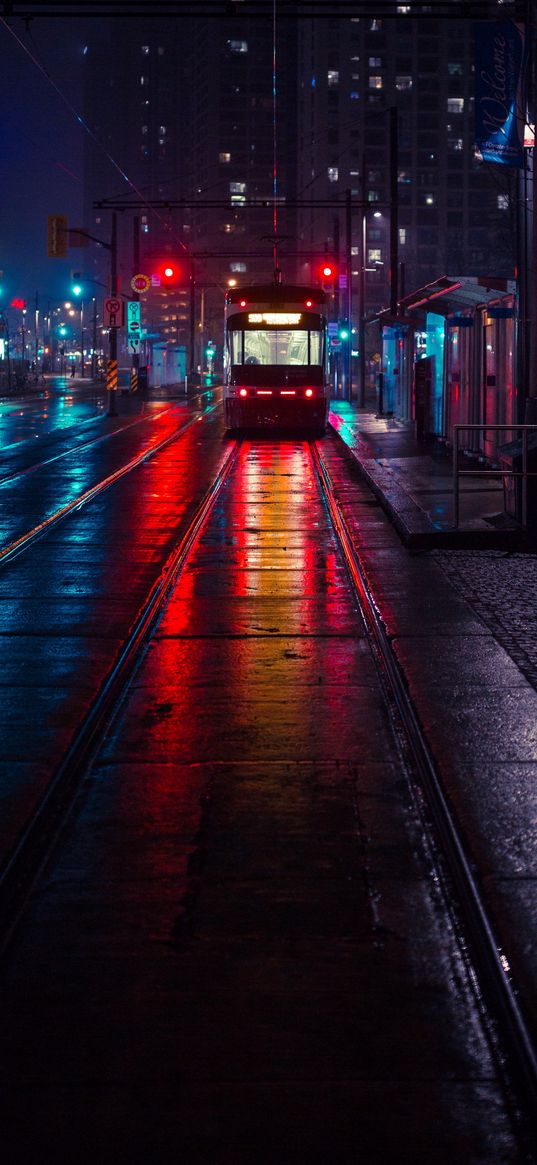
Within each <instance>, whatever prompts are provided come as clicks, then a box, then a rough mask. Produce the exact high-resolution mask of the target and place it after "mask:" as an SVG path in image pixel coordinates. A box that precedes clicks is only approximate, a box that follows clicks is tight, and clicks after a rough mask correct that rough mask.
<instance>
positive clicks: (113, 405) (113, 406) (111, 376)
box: [106, 210, 117, 417]
mask: <svg viewBox="0 0 537 1165" xmlns="http://www.w3.org/2000/svg"><path fill="white" fill-rule="evenodd" d="M110 295H111V296H112V297H113V298H115V296H117V213H116V211H115V210H113V211H112V234H111V238H110ZM109 338H110V349H109V357H108V368H107V370H106V389H107V393H108V416H109V417H117V328H112V327H111V328H110V331H109Z"/></svg>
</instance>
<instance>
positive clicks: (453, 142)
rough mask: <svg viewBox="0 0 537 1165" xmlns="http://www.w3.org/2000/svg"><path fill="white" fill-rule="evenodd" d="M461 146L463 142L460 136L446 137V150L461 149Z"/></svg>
mask: <svg viewBox="0 0 537 1165" xmlns="http://www.w3.org/2000/svg"><path fill="white" fill-rule="evenodd" d="M463 147H464V142H463V140H462V138H448V150H454V151H458V150H462V149H463Z"/></svg>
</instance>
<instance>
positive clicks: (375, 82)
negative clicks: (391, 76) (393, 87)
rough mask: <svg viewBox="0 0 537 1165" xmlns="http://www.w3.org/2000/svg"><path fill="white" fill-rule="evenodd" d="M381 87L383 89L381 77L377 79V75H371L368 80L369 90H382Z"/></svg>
mask: <svg viewBox="0 0 537 1165" xmlns="http://www.w3.org/2000/svg"><path fill="white" fill-rule="evenodd" d="M382 87H383V81H382V77H379V75H378V73H372V74H371V76H370V78H369V88H370V89H382Z"/></svg>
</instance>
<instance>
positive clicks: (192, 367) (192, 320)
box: [189, 258, 196, 384]
mask: <svg viewBox="0 0 537 1165" xmlns="http://www.w3.org/2000/svg"><path fill="white" fill-rule="evenodd" d="M189 287H190V320H189V323H190V383H191V384H194V378H195V373H196V359H195V346H196V345H195V334H196V320H195V315H196V276H195V269H194V260H193V259H192V258H191V260H190V275H189Z"/></svg>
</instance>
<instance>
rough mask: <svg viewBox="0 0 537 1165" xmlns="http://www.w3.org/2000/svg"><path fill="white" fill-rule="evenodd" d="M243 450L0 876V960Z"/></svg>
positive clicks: (226, 470) (145, 611)
mask: <svg viewBox="0 0 537 1165" xmlns="http://www.w3.org/2000/svg"><path fill="white" fill-rule="evenodd" d="M239 449H240V441H236V442H235V443H234V444H233V445H232V447H231V448H230V450H229V453H228V455H227V457H226V460H225V461H224V464H223V465H222V467H221V469H220V470H219V472H218V474H217V476H216V477H215V479H214V481H213V482H212V484H211V485H210V486H209V489H208V490H207V492H206V493H205V495H204V497H203V498H202V500H201V502H200V503H199V505H198V507H197V509H196V512H195V513H194V515H193V517H192V518H191V520H190V522H189V524H188V527H187V529H186V530H185V532H184V533H183V535H182V536H181V538H180V540H179V542H178V543H177V545H176V546H175V547H174V549H173V550H172V551H171V553H170V554H169V556H168V558H167V560H166V562H165V564H164V566H163V567H162V569H161V571H160V574H159V576H158V578H157V579H156V580H155V582H154V583H153V585H152V586H151V589H150V591H149V594H148V596H147V598H146V599H145V601H144V602H143V603H142V605H141V606H140V608H139V610H138V614H137V615H136V618H135V620H134V622H133V625H132V627H131V630H130V631H129V634H128V635H127V638H126V639H125V641H124V643H123V645H122V647H121V648H120V650H119V652H118V655H117V657H116V659H115V662H114V663H113V665H112V667H111V669H110V671H109V673H108V675H107V677H106V679H105V680H104V682H103V685H102V687H101V690H100V692H99V693H98V695H97V697H96V699H95V700H94V702H93V704H92V706H91V708H90V709H89V711H88V712H87V713H86V715H85V717H84V719H83V720H82V721H81V723H80V725H79V726H78V728H77V730H76V732H75V735H74V737H73V739H72V741H71V743H70V745H69V747H68V749H67V752H66V754H65V756H64V758H63V760H62V762H61V764H60V766H59V767H58V769H57V770H56V773H55V774H54V776H53V777H52V779H51V781H50V783H49V785H48V787H47V790H46V792H45V793H44V795H43V797H42V799H41V801H40V803H39V805H38V806H37V808H36V810H35V812H34V814H33V815H32V818H31V820H30V821H29V822H28V824H27V826H26V828H25V830H24V832H23V834H22V835H21V837H20V838H19V841H18V843H17V846H16V848H15V850H14V851H13V853H12V854H11V855H10V857H9V859H8V861H7V862H6V864H5V866H4V868H3V870H2V871H1V872H0V955H1V954H3V953H4V951H5V950H6V948H7V946H8V944H9V941H10V939H11V936H12V934H13V932H14V929H15V927H16V925H17V922H18V920H19V918H20V916H21V913H22V911H23V909H24V905H25V903H26V901H27V898H28V895H29V894H30V892H31V889H32V887H33V886H34V885H35V882H36V881H37V879H38V878H39V875H40V873H41V871H42V870H43V868H44V866H45V864H46V862H47V861H48V859H49V857H50V854H51V852H52V849H53V848H54V845H55V843H56V841H57V839H58V837H59V834H60V832H61V829H62V827H63V825H64V823H65V821H66V820H67V818H68V816H69V813H70V812H71V809H72V807H73V805H74V801H75V798H76V796H77V793H78V791H79V789H80V788H81V786H82V784H83V782H84V779H85V776H86V773H87V771H88V767H89V765H90V764H91V761H92V759H93V757H94V755H95V753H96V752H97V750H98V748H99V747H100V746H101V745H102V741H103V736H104V733H105V732H106V730H107V728H108V727H109V726H110V724H111V723H112V721H113V719H114V716H115V715H116V713H117V711H118V709H119V706H120V704H121V702H122V700H123V698H124V695H125V692H126V689H127V686H128V684H129V682H130V680H131V678H132V676H133V674H134V671H135V669H136V668H137V666H138V664H139V663H140V661H141V659H142V655H143V653H144V651H145V648H146V646H147V644H148V641H149V640H150V638H151V635H152V633H153V631H154V628H155V626H156V623H157V621H158V619H159V617H160V615H161V613H162V610H163V607H164V605H165V603H166V601H167V599H168V596H169V593H170V591H171V589H172V587H173V586H174V585H175V582H176V580H177V577H178V575H179V574H180V572H181V571H182V569H183V567H184V564H185V562H186V560H187V558H188V555H189V554H190V552H191V550H192V546H193V545H194V543H195V542H196V540H197V538H198V536H199V533H200V531H201V529H202V527H203V526H204V524H205V522H206V521H207V518H208V516H209V514H210V513H211V510H212V509H213V506H214V505H215V502H216V500H217V498H218V496H219V494H220V492H221V490H222V488H223V486H224V484H225V482H226V481H227V478H228V476H229V474H230V472H231V469H232V468H233V465H234V463H235V461H236V459H237V456H238V452H239Z"/></svg>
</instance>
